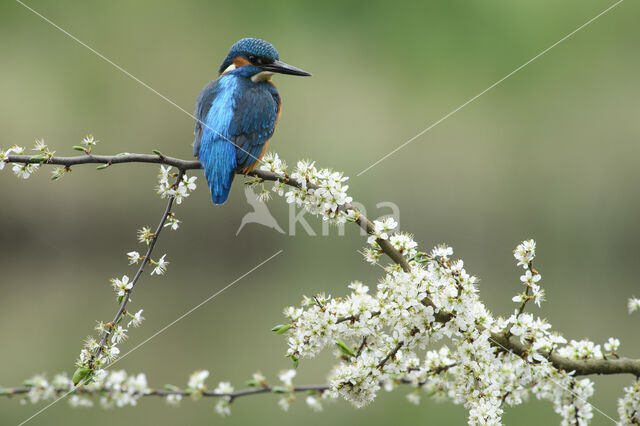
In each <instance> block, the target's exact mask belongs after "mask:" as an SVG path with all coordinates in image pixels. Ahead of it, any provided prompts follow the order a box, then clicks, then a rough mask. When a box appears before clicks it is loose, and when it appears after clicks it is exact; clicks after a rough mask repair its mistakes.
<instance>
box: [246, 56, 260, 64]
mask: <svg viewBox="0 0 640 426" xmlns="http://www.w3.org/2000/svg"><path fill="white" fill-rule="evenodd" d="M248 59H249V62H251V63H252V64H254V63H255V62H256V60H257V59H258V58H256V57H255V56H253V55H249V58H248Z"/></svg>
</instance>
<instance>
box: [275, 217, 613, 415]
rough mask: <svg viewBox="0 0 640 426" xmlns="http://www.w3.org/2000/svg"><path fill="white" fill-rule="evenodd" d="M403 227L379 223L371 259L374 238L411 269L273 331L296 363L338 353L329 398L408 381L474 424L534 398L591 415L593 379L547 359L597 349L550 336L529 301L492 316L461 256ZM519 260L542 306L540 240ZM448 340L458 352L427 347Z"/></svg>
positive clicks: (306, 302)
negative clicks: (512, 346)
mask: <svg viewBox="0 0 640 426" xmlns="http://www.w3.org/2000/svg"><path fill="white" fill-rule="evenodd" d="M395 228H396V223H395V221H394V220H393V219H390V218H387V219H384V220H382V221H376V222H374V229H375V230H374V235H373V238H370V239H369V243H370V245H371V247H370V252H373V253H375V256H374V257H372V258H371V259H367V260H369V261H374V262H375V260H377V258H378V257H379V250H380V248H379V246H378V245H377V242H376V241H377V240H380V239H382V240H387V239H388V240H389V241H390V242H391V243H392V244H393V246H394V247H396V249H398V250H399V251H401V252H402V253H403V254H404V255H405V256H406V258H407V259H409V264H410V268H411V270H410V271H409V272H405V271H402V270H400V269H399V268H397V267H395V268H388V269H387V274H386V275H385V276H384V277H383V278H382V280H381V281H380V283H379V284H378V285H377V288H376V290H375V291H373V292H371V291H370V289H369V287H367V286H365V285H364V284H362V283H359V282H354V283H351V284H350V285H349V288H350V289H351V293H350V294H348V295H347V296H346V297H342V298H332V297H331V296H325V295H322V294H321V295H317V296H315V297H313V298H308V297H304V299H303V300H302V302H301V305H300V306H299V307H288V308H286V309H285V311H284V314H285V316H286V317H287V318H288V320H289V321H290V323H289V324H286V325H281V326H278V327H276V328H275V329H274V330H276V331H278V333H282V332H287V333H288V335H287V336H288V351H287V356H289V357H291V358H292V359H293V360H294V363H296V364H297V362H298V360H299V359H303V358H312V357H315V356H317V355H318V354H319V353H320V352H321V351H322V350H323V349H325V348H334V347H337V348H338V349H339V350H338V351H336V355H337V357H338V358H339V359H340V362H339V364H338V365H336V366H335V367H334V370H333V372H332V373H331V376H330V385H331V389H330V391H329V392H327V393H326V394H327V396H328V397H331V398H336V397H342V398H344V399H346V400H348V401H350V402H351V403H352V404H353V405H355V406H356V407H362V406H364V405H366V404H368V403H370V402H371V401H372V400H373V399H374V398H375V397H376V394H377V392H378V391H379V390H380V389H381V388H385V389H387V390H391V389H393V388H395V387H396V384H397V383H400V382H404V383H411V384H412V385H413V386H414V387H415V388H416V389H422V390H425V391H426V392H427V393H429V394H431V395H433V396H434V398H438V399H443V398H447V399H449V400H452V401H453V402H455V403H457V404H463V405H465V407H466V408H467V409H468V411H469V417H468V421H469V423H470V424H500V422H501V416H502V412H503V406H504V405H505V404H507V405H518V404H521V403H522V402H523V401H524V400H525V399H526V398H527V396H528V394H529V393H533V394H534V395H536V396H537V397H538V398H542V399H548V400H551V401H553V403H554V406H555V410H556V412H558V413H559V414H560V415H561V416H562V418H563V422H564V423H566V424H573V423H572V422H574V421H575V420H576V419H579V420H580V422H583V421H584V422H586V421H587V420H588V419H590V418H591V417H592V409H591V405H590V404H589V403H588V402H587V399H588V398H589V397H590V396H591V395H592V394H593V384H592V382H591V381H590V380H589V379H582V380H577V379H575V378H574V377H572V376H571V375H570V374H567V373H565V372H562V371H559V370H557V369H556V368H555V367H553V365H552V364H551V363H550V362H549V361H548V360H547V358H546V356H548V353H549V352H551V351H557V352H558V353H559V354H563V356H566V357H568V358H572V359H597V358H601V357H602V352H601V351H600V346H599V345H594V344H593V343H591V342H586V341H583V342H573V341H572V343H571V344H569V345H567V346H561V345H563V344H565V343H566V340H565V339H564V338H563V337H562V336H559V335H558V334H555V333H552V332H551V331H550V329H551V325H550V324H549V323H548V322H546V321H545V320H543V319H540V318H536V317H534V316H533V315H531V314H529V313H526V312H523V310H524V305H522V306H521V309H520V310H516V311H515V312H514V314H513V315H511V316H510V317H509V318H506V319H505V318H499V317H498V318H496V317H493V316H492V315H491V314H490V313H489V312H488V311H487V309H486V308H485V306H484V304H483V303H482V302H481V301H480V300H479V298H478V296H477V293H478V288H477V284H476V283H477V280H476V278H475V277H473V276H470V275H469V274H468V273H467V272H466V271H465V269H464V267H463V266H464V264H463V262H462V260H453V259H452V258H451V257H452V255H453V250H452V249H451V248H450V247H446V246H438V247H436V248H434V249H433V250H432V251H431V253H429V254H426V253H420V252H418V251H417V244H416V242H415V241H413V239H412V238H411V236H410V235H407V234H397V233H396V234H392V232H393V230H394V229H395ZM514 255H515V257H516V259H517V261H518V265H519V266H523V267H524V268H525V269H526V271H525V274H524V275H523V277H522V278H521V281H522V283H523V284H524V285H525V286H526V288H527V291H526V292H525V293H523V294H525V296H522V295H520V296H517V297H518V301H519V302H522V303H524V302H525V301H526V300H534V302H535V303H536V304H538V305H539V304H540V302H542V300H543V296H544V292H543V290H542V289H541V288H540V286H539V284H538V282H539V281H540V274H538V272H537V271H535V270H534V269H533V268H532V266H531V265H532V261H533V259H534V257H535V242H534V241H533V240H530V241H525V242H523V243H522V244H520V245H519V246H518V247H517V248H516V250H515V252H514ZM514 300H515V298H514ZM496 335H497V336H505V335H506V336H508V337H510V336H514V337H515V338H518V339H519V340H520V342H521V343H522V344H523V345H526V347H528V348H530V350H528V351H527V356H526V358H524V359H523V358H521V357H519V356H516V355H515V354H513V353H512V352H511V351H510V350H509V349H507V348H505V347H502V346H501V345H500V344H499V343H498V342H497V341H496V340H495V338H494V337H493V336H496ZM444 338H447V339H448V340H450V341H451V342H452V343H453V344H454V345H455V346H454V347H455V349H449V347H447V346H444V347H442V348H441V349H439V350H427V348H428V347H429V346H432V345H433V344H434V343H436V342H438V341H440V340H442V339H444ZM618 346H619V341H617V339H613V338H612V339H610V340H609V342H608V343H607V347H606V348H605V349H606V350H607V351H609V352H612V351H615V349H616V348H617V347H618ZM545 355H546V356H545ZM408 399H409V401H410V402H412V403H418V402H419V400H420V397H419V394H417V393H416V392H413V393H411V394H410V395H409V396H408ZM564 423H563V424H564Z"/></svg>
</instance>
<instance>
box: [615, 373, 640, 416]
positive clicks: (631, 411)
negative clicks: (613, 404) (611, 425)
mask: <svg viewBox="0 0 640 426" xmlns="http://www.w3.org/2000/svg"><path fill="white" fill-rule="evenodd" d="M618 415H619V416H620V424H621V425H637V424H640V379H636V381H635V382H634V383H633V385H631V386H627V387H625V388H624V397H622V398H620V399H618Z"/></svg>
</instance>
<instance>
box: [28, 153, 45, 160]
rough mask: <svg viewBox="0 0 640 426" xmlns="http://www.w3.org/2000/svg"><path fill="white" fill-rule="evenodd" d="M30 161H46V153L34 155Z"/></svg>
mask: <svg viewBox="0 0 640 426" xmlns="http://www.w3.org/2000/svg"><path fill="white" fill-rule="evenodd" d="M29 160H30V161H44V155H42V154H40V155H34V156H33V157H30V158H29Z"/></svg>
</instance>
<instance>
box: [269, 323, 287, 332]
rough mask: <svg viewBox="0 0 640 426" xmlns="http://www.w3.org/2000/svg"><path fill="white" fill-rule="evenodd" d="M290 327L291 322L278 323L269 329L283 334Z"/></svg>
mask: <svg viewBox="0 0 640 426" xmlns="http://www.w3.org/2000/svg"><path fill="white" fill-rule="evenodd" d="M290 328H291V324H278V325H276V326H275V327H273V328H272V329H271V331H275V332H276V334H284V333H286V332H287V330H289V329H290Z"/></svg>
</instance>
